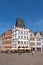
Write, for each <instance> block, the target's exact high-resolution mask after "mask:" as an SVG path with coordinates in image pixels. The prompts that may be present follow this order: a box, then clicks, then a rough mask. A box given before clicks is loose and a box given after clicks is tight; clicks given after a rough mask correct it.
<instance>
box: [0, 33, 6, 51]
mask: <svg viewBox="0 0 43 65" xmlns="http://www.w3.org/2000/svg"><path fill="white" fill-rule="evenodd" d="M4 35H5V33H3V34H1V35H0V50H2V49H3V46H4Z"/></svg>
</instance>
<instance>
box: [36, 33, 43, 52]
mask: <svg viewBox="0 0 43 65" xmlns="http://www.w3.org/2000/svg"><path fill="white" fill-rule="evenodd" d="M35 45H36V50H41V51H42V39H41V34H40V32H36V33H35Z"/></svg>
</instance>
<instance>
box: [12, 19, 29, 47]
mask: <svg viewBox="0 0 43 65" xmlns="http://www.w3.org/2000/svg"><path fill="white" fill-rule="evenodd" d="M29 40H30V29H27V28H26V26H25V25H24V22H23V20H17V21H16V25H15V26H14V29H13V30H12V48H29V45H30V42H29Z"/></svg>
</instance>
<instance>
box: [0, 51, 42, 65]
mask: <svg viewBox="0 0 43 65" xmlns="http://www.w3.org/2000/svg"><path fill="white" fill-rule="evenodd" d="M0 65H43V52H42V53H41V52H35V53H34V55H32V53H22V54H18V53H0Z"/></svg>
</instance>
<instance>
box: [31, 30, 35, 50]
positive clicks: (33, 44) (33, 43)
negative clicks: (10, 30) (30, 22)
mask: <svg viewBox="0 0 43 65" xmlns="http://www.w3.org/2000/svg"><path fill="white" fill-rule="evenodd" d="M30 47H31V49H32V50H35V35H34V33H33V32H32V31H31V32H30Z"/></svg>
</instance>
